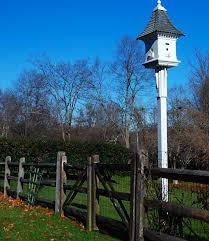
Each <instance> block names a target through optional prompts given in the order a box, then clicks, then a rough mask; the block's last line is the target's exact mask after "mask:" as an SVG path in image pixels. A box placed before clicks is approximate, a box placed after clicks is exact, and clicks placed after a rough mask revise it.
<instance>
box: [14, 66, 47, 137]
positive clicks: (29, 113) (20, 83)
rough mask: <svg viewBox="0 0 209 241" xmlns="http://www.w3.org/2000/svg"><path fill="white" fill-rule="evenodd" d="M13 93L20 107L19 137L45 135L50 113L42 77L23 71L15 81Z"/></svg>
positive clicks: (31, 71) (33, 72)
mask: <svg viewBox="0 0 209 241" xmlns="http://www.w3.org/2000/svg"><path fill="white" fill-rule="evenodd" d="M15 92H16V96H17V99H18V103H19V105H20V113H19V118H18V124H19V129H21V125H22V126H23V128H22V133H21V135H23V136H25V137H30V136H40V135H41V134H43V133H46V130H47V129H48V126H49V125H50V120H51V111H50V107H49V105H50V103H49V97H48V92H47V88H46V85H45V82H44V78H43V76H42V75H41V74H39V73H37V71H35V70H30V71H23V72H22V73H21V75H20V77H19V78H18V80H17V83H16V89H15ZM50 106H51V105H50Z"/></svg>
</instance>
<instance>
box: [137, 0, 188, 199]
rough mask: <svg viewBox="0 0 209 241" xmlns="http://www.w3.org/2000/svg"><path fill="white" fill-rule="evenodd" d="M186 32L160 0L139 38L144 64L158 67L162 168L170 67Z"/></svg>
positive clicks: (165, 196)
mask: <svg viewBox="0 0 209 241" xmlns="http://www.w3.org/2000/svg"><path fill="white" fill-rule="evenodd" d="M181 36H184V34H183V33H182V32H181V31H180V30H178V29H177V28H176V27H175V26H174V25H173V23H172V22H171V21H170V19H169V18H168V15H167V10H166V9H165V8H164V7H163V6H162V3H161V0H158V1H157V6H156V7H155V8H154V10H153V13H152V17H151V19H150V21H149V23H148V25H147V27H146V28H145V30H144V31H143V32H142V33H141V34H140V35H139V36H138V37H137V40H142V41H143V42H144V43H145V50H146V55H145V62H144V64H143V65H144V66H145V67H146V68H148V69H155V75H156V88H157V105H158V167H160V168H168V144H167V78H168V76H167V69H168V68H172V67H176V66H177V65H178V64H179V63H180V61H179V60H178V59H177V56H176V42H177V39H178V38H179V37H181ZM161 187H162V200H163V201H168V180H167V179H164V178H162V179H161Z"/></svg>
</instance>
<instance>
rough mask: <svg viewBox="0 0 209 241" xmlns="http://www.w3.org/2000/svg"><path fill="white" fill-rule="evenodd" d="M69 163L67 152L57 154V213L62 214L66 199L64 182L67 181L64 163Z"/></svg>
mask: <svg viewBox="0 0 209 241" xmlns="http://www.w3.org/2000/svg"><path fill="white" fill-rule="evenodd" d="M65 163H67V157H66V156H65V152H58V154H57V169H56V193H55V213H59V214H60V215H61V214H62V213H63V209H62V208H63V203H64V201H65V193H64V183H66V173H65V171H64V164H65Z"/></svg>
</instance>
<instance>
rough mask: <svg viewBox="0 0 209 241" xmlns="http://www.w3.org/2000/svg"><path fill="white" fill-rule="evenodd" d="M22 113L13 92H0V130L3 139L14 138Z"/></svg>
mask: <svg viewBox="0 0 209 241" xmlns="http://www.w3.org/2000/svg"><path fill="white" fill-rule="evenodd" d="M19 111H20V105H19V103H18V101H17V98H16V96H15V94H14V93H13V92H12V91H5V92H1V91H0V130H1V134H0V136H1V137H4V138H8V137H9V136H10V137H11V136H13V135H14V132H15V129H16V122H17V119H18V114H19Z"/></svg>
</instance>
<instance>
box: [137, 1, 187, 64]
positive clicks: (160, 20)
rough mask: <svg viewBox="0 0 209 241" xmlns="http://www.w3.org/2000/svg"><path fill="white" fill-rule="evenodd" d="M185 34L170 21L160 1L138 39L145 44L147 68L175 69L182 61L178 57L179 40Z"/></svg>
mask: <svg viewBox="0 0 209 241" xmlns="http://www.w3.org/2000/svg"><path fill="white" fill-rule="evenodd" d="M181 36H184V34H183V33H182V32H181V31H180V30H178V29H177V28H176V27H175V26H174V25H173V24H172V22H171V21H170V19H169V18H168V15H167V11H166V9H165V8H164V7H163V6H162V4H161V1H160V0H158V4H157V7H156V8H155V9H154V11H153V14H152V17H151V20H150V22H149V23H148V25H147V27H146V28H145V30H144V31H143V32H142V33H141V34H140V35H139V36H138V37H137V40H142V41H143V42H144V43H145V49H146V58H145V63H144V66H145V67H146V68H156V67H166V68H169V67H175V66H177V65H178V64H179V63H180V61H178V59H177V56H176V42H177V39H178V38H179V37H181Z"/></svg>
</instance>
